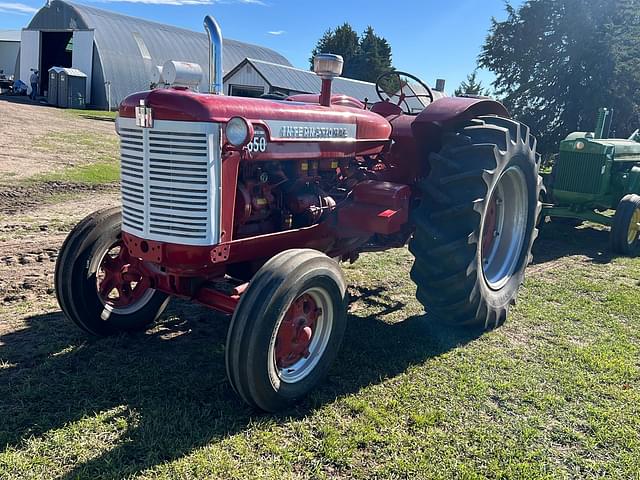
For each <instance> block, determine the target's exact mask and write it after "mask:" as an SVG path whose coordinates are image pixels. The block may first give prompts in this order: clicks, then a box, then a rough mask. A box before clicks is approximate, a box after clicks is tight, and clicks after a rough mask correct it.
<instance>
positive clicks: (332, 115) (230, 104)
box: [119, 89, 391, 142]
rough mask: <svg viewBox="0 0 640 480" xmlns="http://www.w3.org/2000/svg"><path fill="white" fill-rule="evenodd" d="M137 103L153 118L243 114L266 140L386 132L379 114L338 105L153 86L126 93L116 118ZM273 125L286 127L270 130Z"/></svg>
mask: <svg viewBox="0 0 640 480" xmlns="http://www.w3.org/2000/svg"><path fill="white" fill-rule="evenodd" d="M141 104H144V105H145V106H146V107H149V108H151V110H152V115H153V118H154V119H157V120H173V121H184V122H217V123H226V122H228V121H229V119H231V118H232V117H238V116H239V117H243V118H245V119H247V120H249V121H250V122H252V123H258V124H260V123H262V124H265V125H267V127H268V128H269V130H270V136H271V137H272V138H287V139H296V140H313V139H314V136H315V135H318V136H321V135H324V134H325V133H327V132H328V133H327V135H332V134H333V133H334V132H337V133H338V136H337V137H336V138H335V140H340V139H343V140H347V141H348V140H358V141H366V142H387V141H388V140H389V137H390V135H391V125H390V123H389V122H388V121H387V120H386V119H384V118H382V117H381V116H380V115H377V114H375V113H372V112H369V111H367V110H365V109H357V108H354V107H351V106H344V105H339V104H333V105H331V106H330V107H323V106H320V105H318V104H317V103H305V102H295V101H286V100H282V101H281V100H266V99H258V98H242V97H228V96H224V95H211V94H203V93H195V92H192V91H189V90H180V89H158V90H152V91H147V92H141V93H136V94H134V95H130V96H129V97H127V98H126V99H125V100H124V101H123V102H122V103H121V104H120V110H119V113H120V116H122V117H129V118H135V116H136V114H135V109H136V107H138V106H140V105H141ZM273 126H276V127H277V129H278V130H280V129H286V130H282V131H274V128H273ZM327 128H328V129H329V130H328V131H327V130H326V129H327ZM345 128H346V131H345V130H344V129H345ZM331 129H337V130H331ZM283 132H284V133H286V135H283V134H282V133H283ZM345 132H346V135H345ZM321 138H324V137H321Z"/></svg>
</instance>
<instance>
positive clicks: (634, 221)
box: [627, 208, 640, 245]
mask: <svg viewBox="0 0 640 480" xmlns="http://www.w3.org/2000/svg"><path fill="white" fill-rule="evenodd" d="M639 235H640V208H639V209H636V211H635V212H633V216H632V217H631V223H630V224H629V235H628V236H627V242H628V243H629V245H632V244H633V243H634V242H635V241H636V240H637V239H638V236H639Z"/></svg>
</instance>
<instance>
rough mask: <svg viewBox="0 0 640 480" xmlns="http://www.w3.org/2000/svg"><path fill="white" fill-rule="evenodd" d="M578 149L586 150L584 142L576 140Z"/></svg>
mask: <svg viewBox="0 0 640 480" xmlns="http://www.w3.org/2000/svg"><path fill="white" fill-rule="evenodd" d="M576 150H584V142H576Z"/></svg>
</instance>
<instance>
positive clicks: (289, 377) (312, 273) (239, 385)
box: [226, 250, 346, 412]
mask: <svg viewBox="0 0 640 480" xmlns="http://www.w3.org/2000/svg"><path fill="white" fill-rule="evenodd" d="M345 327H346V284H345V281H344V278H343V276H342V272H341V270H340V267H339V266H338V264H337V263H336V262H335V261H333V260H331V259H330V258H329V257H327V256H326V255H324V254H322V253H320V252H317V251H315V250H287V251H285V252H283V253H281V254H279V255H276V256H275V257H273V258H272V259H271V260H269V261H268V262H267V263H266V264H265V265H264V266H263V267H262V268H261V269H260V270H259V271H258V273H256V275H255V276H254V278H253V279H252V280H251V283H250V285H249V288H248V289H247V291H246V292H245V293H244V295H243V296H242V298H241V300H240V303H239V304H238V306H237V308H236V311H235V313H234V314H233V318H232V320H231V326H230V327H229V333H228V336H227V345H226V364H227V375H228V377H229V380H230V382H231V385H232V386H233V388H234V389H235V391H236V392H237V393H238V394H239V395H240V397H242V399H243V400H244V401H245V402H246V403H248V404H249V405H251V406H253V407H257V408H260V409H262V410H265V411H268V412H275V411H277V410H281V409H282V408H285V407H287V406H289V405H291V404H292V403H294V402H295V401H297V400H299V399H300V398H302V397H304V396H305V395H306V394H307V393H309V391H311V389H313V388H314V387H315V386H316V385H317V384H318V383H319V382H320V380H321V379H322V378H323V377H324V375H325V374H326V372H327V370H328V368H329V366H330V365H331V363H332V362H333V360H334V359H335V357H336V354H337V353H338V350H339V348H340V344H341V343H342V337H343V336H344V331H345Z"/></svg>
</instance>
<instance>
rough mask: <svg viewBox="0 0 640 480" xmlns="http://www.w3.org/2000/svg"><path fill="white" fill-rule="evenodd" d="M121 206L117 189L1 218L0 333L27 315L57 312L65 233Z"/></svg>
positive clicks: (10, 328) (87, 194) (14, 326)
mask: <svg viewBox="0 0 640 480" xmlns="http://www.w3.org/2000/svg"><path fill="white" fill-rule="evenodd" d="M76 193H77V192H76ZM118 203H119V198H118V194H117V192H116V191H112V192H91V193H87V192H85V193H83V194H82V195H81V196H79V197H76V198H71V199H67V200H65V201H61V202H59V203H56V204H50V205H40V206H38V207H35V208H32V209H29V210H23V211H22V213H14V214H11V215H6V216H4V217H3V218H1V219H0V334H2V333H3V332H7V331H9V330H13V329H15V328H17V327H19V325H20V324H21V323H22V321H23V318H24V317H26V316H28V314H32V313H36V312H41V311H48V310H49V309H51V308H56V304H55V293H54V289H53V272H54V269H55V262H56V259H57V258H58V251H59V249H60V247H61V246H62V242H64V239H65V238H66V236H67V233H68V232H69V230H70V229H71V228H73V226H74V225H75V224H76V223H77V222H78V221H80V220H81V219H82V218H83V217H85V216H86V215H88V214H89V213H91V212H93V211H95V210H99V209H101V208H106V207H110V206H113V205H117V204H118ZM2 210H3V212H4V207H3V208H2Z"/></svg>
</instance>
